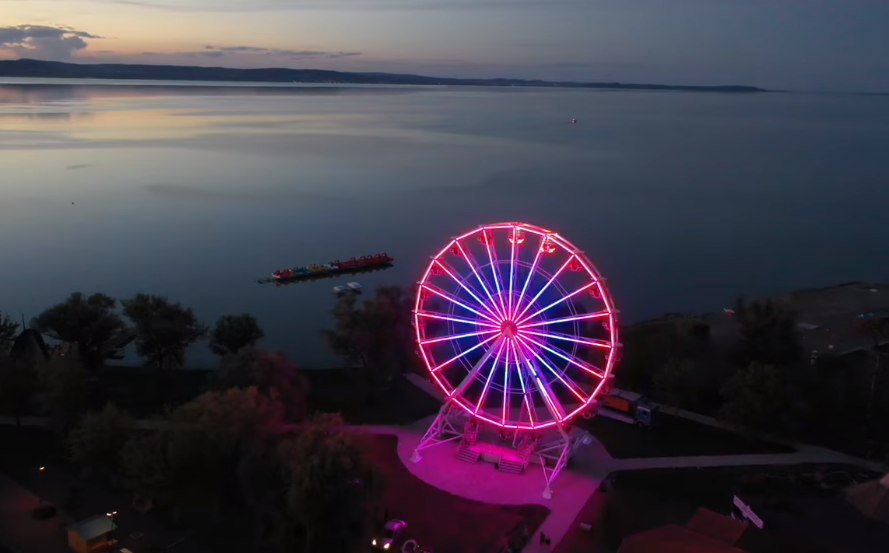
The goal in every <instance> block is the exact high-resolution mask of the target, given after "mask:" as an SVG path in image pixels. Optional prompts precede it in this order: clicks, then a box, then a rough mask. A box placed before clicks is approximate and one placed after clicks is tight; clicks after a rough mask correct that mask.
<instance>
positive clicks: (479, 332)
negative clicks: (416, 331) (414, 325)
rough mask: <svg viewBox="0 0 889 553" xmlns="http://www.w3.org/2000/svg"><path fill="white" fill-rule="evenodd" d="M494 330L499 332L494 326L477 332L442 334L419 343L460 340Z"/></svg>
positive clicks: (491, 332)
mask: <svg viewBox="0 0 889 553" xmlns="http://www.w3.org/2000/svg"><path fill="white" fill-rule="evenodd" d="M495 332H496V333H500V329H499V328H495V329H492V330H480V331H478V332H468V333H466V334H453V335H451V336H443V337H441V338H432V339H429V340H423V341H421V342H420V344H421V345H424V346H426V345H429V344H438V343H441V342H449V341H451V340H460V339H462V338H471V337H473V336H482V335H483V334H494V333H495Z"/></svg>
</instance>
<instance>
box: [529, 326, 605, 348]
mask: <svg viewBox="0 0 889 553" xmlns="http://www.w3.org/2000/svg"><path fill="white" fill-rule="evenodd" d="M519 334H525V335H527V334H533V335H534V336H540V337H542V338H552V339H553V340H562V341H563V342H574V343H575V344H583V345H585V346H592V347H594V348H601V349H611V347H612V346H613V345H614V344H612V343H611V342H608V341H606V340H597V339H595V338H590V339H584V338H575V337H573V336H568V335H567V334H560V333H558V332H536V331H534V330H527V328H523V329H521V330H519Z"/></svg>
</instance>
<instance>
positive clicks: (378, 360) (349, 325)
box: [322, 286, 417, 386]
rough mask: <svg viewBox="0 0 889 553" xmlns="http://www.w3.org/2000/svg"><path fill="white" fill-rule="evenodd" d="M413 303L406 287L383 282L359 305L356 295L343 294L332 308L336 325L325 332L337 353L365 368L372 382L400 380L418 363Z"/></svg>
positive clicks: (323, 332) (353, 363)
mask: <svg viewBox="0 0 889 553" xmlns="http://www.w3.org/2000/svg"><path fill="white" fill-rule="evenodd" d="M412 307H413V305H412V300H411V298H410V296H409V294H408V293H407V292H406V291H405V289H404V288H402V287H400V286H380V287H378V288H377V289H376V293H375V295H374V297H373V298H372V299H367V300H364V302H363V303H362V304H361V306H360V307H359V306H358V303H357V300H356V299H355V298H354V297H344V298H340V299H339V300H338V301H337V303H336V305H335V306H334V309H333V311H332V314H333V317H334V328H333V329H332V330H324V331H322V334H323V335H324V338H325V339H326V340H327V343H328V345H329V346H330V348H331V349H332V350H333V351H334V353H336V354H337V355H339V356H341V357H342V358H343V359H344V360H345V361H346V362H347V363H349V364H350V365H353V366H355V365H357V366H359V367H361V368H362V369H365V371H366V375H367V377H368V381H369V383H370V384H371V385H373V386H376V385H379V384H380V382H382V381H385V382H390V381H393V380H394V381H395V382H396V383H398V382H400V380H401V378H400V377H401V376H403V375H404V374H405V373H407V372H408V371H410V370H412V368H413V365H415V364H416V363H417V360H416V356H415V355H414V341H413V328H412V326H411V309H412Z"/></svg>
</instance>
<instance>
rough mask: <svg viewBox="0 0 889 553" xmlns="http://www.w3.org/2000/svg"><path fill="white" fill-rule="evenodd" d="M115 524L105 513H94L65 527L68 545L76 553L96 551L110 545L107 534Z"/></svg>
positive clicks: (93, 552) (103, 549) (94, 552)
mask: <svg viewBox="0 0 889 553" xmlns="http://www.w3.org/2000/svg"><path fill="white" fill-rule="evenodd" d="M116 528H117V525H115V524H114V522H113V521H112V520H111V518H109V517H108V516H106V515H95V516H92V517H90V518H87V519H84V520H81V521H80V522H76V523H74V524H72V525H71V526H68V527H67V528H65V530H66V531H67V532H68V546H69V547H70V548H71V549H73V550H74V551H76V552H77V553H96V552H99V551H105V550H106V549H108V548H109V547H110V546H111V542H110V540H109V537H108V534H110V533H111V532H112V531H113V530H115V529H116Z"/></svg>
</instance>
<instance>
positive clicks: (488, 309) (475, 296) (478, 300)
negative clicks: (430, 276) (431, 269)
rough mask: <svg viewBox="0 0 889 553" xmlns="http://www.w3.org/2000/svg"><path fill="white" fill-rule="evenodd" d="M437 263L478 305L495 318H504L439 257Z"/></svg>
mask: <svg viewBox="0 0 889 553" xmlns="http://www.w3.org/2000/svg"><path fill="white" fill-rule="evenodd" d="M435 263H437V264H438V266H439V267H441V269H442V270H443V271H444V272H445V273H446V274H447V275H448V276H449V277H451V279H452V280H453V281H454V282H456V283H457V284H459V285H460V287H461V288H463V290H465V291H466V293H467V294H469V295H470V296H472V299H474V300H475V301H476V303H477V304H478V305H480V306H482V307H483V308H484V309H485V311H487V312H488V313H489V314H490V315H491V316H493V317H494V318H495V319H498V318H502V317H501V316H500V314H499V313H496V312H495V311H494V310H492V309H491V308H490V307H488V304H487V303H485V302H484V301H482V299H481V298H479V297H478V296H477V295H476V294H475V292H473V291H472V289H470V288H469V287H468V286H466V284H464V283H463V281H462V280H461V279H459V278H457V277H456V276H455V275H454V273H453V272H451V270H450V269H449V268H448V267H446V266H445V264H444V263H442V262H441V261H440V260H438V259H436V260H435Z"/></svg>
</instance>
